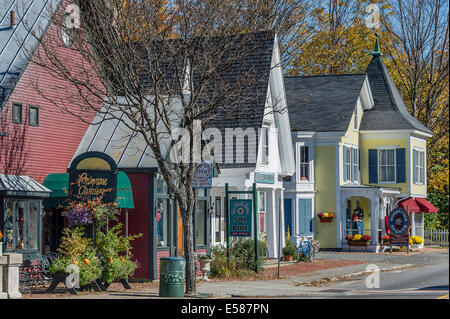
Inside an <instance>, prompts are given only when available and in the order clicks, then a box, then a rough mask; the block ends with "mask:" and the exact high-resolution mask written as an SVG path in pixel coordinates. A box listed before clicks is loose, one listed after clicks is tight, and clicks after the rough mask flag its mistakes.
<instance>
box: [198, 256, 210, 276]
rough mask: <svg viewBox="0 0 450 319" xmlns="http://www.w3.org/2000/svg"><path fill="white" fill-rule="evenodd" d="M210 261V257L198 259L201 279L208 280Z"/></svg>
mask: <svg viewBox="0 0 450 319" xmlns="http://www.w3.org/2000/svg"><path fill="white" fill-rule="evenodd" d="M211 261H212V259H200V260H199V262H200V270H201V271H202V274H203V276H202V278H201V280H203V281H209V279H208V273H209V272H210V271H211Z"/></svg>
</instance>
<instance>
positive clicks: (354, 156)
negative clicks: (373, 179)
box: [352, 147, 360, 183]
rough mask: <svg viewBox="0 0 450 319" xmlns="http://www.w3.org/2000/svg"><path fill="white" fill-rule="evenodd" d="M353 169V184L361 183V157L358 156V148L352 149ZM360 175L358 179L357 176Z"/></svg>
mask: <svg viewBox="0 0 450 319" xmlns="http://www.w3.org/2000/svg"><path fill="white" fill-rule="evenodd" d="M352 169H353V171H352V172H353V173H352V176H353V182H354V183H359V177H360V176H359V174H360V172H359V156H358V148H356V147H352ZM355 173H356V174H357V175H358V177H357V178H356V174H355Z"/></svg>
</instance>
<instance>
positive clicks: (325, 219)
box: [320, 217, 333, 223]
mask: <svg viewBox="0 0 450 319" xmlns="http://www.w3.org/2000/svg"><path fill="white" fill-rule="evenodd" d="M332 220H333V217H322V218H320V222H321V223H331V221H332Z"/></svg>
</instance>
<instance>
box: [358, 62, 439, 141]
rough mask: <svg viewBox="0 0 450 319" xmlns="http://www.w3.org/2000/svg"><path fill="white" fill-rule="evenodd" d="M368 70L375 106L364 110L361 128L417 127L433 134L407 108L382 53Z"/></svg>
mask: <svg viewBox="0 0 450 319" xmlns="http://www.w3.org/2000/svg"><path fill="white" fill-rule="evenodd" d="M366 72H367V75H368V77H369V84H370V89H371V91H372V96H373V100H374V106H373V108H372V109H370V110H367V111H365V112H364V115H363V117H362V120H361V126H360V130H402V129H415V130H419V131H422V132H426V133H428V134H432V132H431V131H430V130H429V129H428V128H426V127H425V126H424V125H423V124H422V123H420V122H419V121H418V120H417V119H416V118H414V117H413V116H412V115H411V114H410V113H409V112H408V110H407V109H406V105H405V103H404V102H403V100H402V98H401V96H400V93H399V92H398V90H397V87H396V86H395V84H394V82H393V81H392V78H391V76H390V75H389V72H388V70H387V69H386V66H385V65H384V63H383V59H382V57H381V56H380V55H377V56H374V57H373V58H372V61H371V62H370V63H369V65H368V67H367V70H366Z"/></svg>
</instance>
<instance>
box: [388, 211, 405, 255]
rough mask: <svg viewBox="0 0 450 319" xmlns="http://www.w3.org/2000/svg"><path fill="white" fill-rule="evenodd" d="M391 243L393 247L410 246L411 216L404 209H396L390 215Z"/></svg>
mask: <svg viewBox="0 0 450 319" xmlns="http://www.w3.org/2000/svg"><path fill="white" fill-rule="evenodd" d="M388 224H389V229H390V234H389V241H390V244H391V246H408V245H409V216H408V213H407V212H406V211H405V210H404V209H403V208H396V209H394V210H392V211H391V212H390V213H389V216H388Z"/></svg>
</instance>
